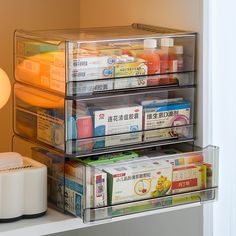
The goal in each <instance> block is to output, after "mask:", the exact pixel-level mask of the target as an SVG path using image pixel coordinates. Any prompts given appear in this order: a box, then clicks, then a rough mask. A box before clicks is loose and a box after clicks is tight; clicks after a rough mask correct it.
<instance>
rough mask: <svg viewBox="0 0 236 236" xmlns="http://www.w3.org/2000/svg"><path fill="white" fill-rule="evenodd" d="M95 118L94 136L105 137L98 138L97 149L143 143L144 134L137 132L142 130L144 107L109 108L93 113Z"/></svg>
mask: <svg viewBox="0 0 236 236" xmlns="http://www.w3.org/2000/svg"><path fill="white" fill-rule="evenodd" d="M93 116H94V136H95V137H98V136H103V137H102V138H98V139H99V140H98V141H96V143H95V148H103V147H108V146H114V145H123V144H130V143H137V142H141V141H142V134H141V133H140V132H137V131H141V130H142V106H139V105H131V106H129V107H124V106H120V107H115V106H113V107H109V109H108V107H107V108H104V109H100V110H95V111H93ZM112 134H114V136H112ZM107 135H108V136H107ZM109 135H110V136H109Z"/></svg>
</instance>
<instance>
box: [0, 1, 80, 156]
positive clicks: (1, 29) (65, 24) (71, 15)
mask: <svg viewBox="0 0 236 236" xmlns="http://www.w3.org/2000/svg"><path fill="white" fill-rule="evenodd" d="M69 27H79V0H66V1H64V0H20V1H16V0H7V1H6V0H0V67H1V68H2V69H4V70H5V71H6V72H7V74H8V75H9V77H10V79H11V82H13V32H14V30H15V29H19V28H21V29H47V28H69ZM0 96H1V95H0ZM11 138H12V103H11V101H9V102H8V104H7V105H6V106H5V107H4V108H3V109H2V110H1V111H0V152H3V151H9V150H10V149H11Z"/></svg>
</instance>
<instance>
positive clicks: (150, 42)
mask: <svg viewBox="0 0 236 236" xmlns="http://www.w3.org/2000/svg"><path fill="white" fill-rule="evenodd" d="M143 43H144V44H143V46H144V48H156V47H157V40H156V39H144V41H143Z"/></svg>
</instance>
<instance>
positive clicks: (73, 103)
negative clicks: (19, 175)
mask: <svg viewBox="0 0 236 236" xmlns="http://www.w3.org/2000/svg"><path fill="white" fill-rule="evenodd" d="M195 39H196V35H195V34H194V33H189V32H182V31H178V30H171V29H165V28H159V27H153V26H148V25H141V24H133V25H131V26H123V27H111V28H90V29H79V30H72V29H71V30H55V31H33V32H26V31H20V30H19V31H17V32H16V35H15V79H16V83H15V86H14V94H15V96H14V115H15V119H14V121H15V122H14V130H15V133H16V137H15V140H14V143H17V142H23V141H22V140H21V138H23V139H24V140H28V142H29V143H31V150H30V152H31V155H32V158H34V159H37V160H39V161H41V162H43V163H45V164H46V165H47V166H48V173H49V174H48V179H49V182H48V183H49V184H48V185H49V189H48V190H49V194H48V196H49V200H51V201H52V202H53V203H54V204H55V205H56V206H57V207H58V208H61V209H63V210H65V211H66V212H69V213H72V214H74V215H76V216H81V217H83V219H84V221H85V222H88V221H96V220H101V219H106V218H112V217H115V216H120V215H124V214H130V213H136V212H141V211H146V210H153V209H158V208H162V207H169V206H173V205H179V204H187V203H189V202H199V201H200V202H203V201H207V200H213V199H215V196H216V191H217V185H218V181H217V173H218V169H217V168H218V165H217V163H218V157H217V153H218V149H217V148H216V147H208V148H206V149H204V150H202V149H199V148H196V147H194V146H193V143H194V126H195V121H194V117H195V113H196V112H197V111H196V109H195V78H194V76H195V73H194V72H195V69H194V64H195V62H194V59H195ZM20 140H21V141H20ZM24 142H25V141H24ZM15 146H19V145H15Z"/></svg>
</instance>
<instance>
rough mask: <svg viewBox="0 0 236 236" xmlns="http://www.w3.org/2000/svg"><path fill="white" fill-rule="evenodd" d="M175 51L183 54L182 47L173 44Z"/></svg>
mask: <svg viewBox="0 0 236 236" xmlns="http://www.w3.org/2000/svg"><path fill="white" fill-rule="evenodd" d="M175 53H176V54H183V53H184V47H183V46H181V45H178V46H175Z"/></svg>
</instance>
